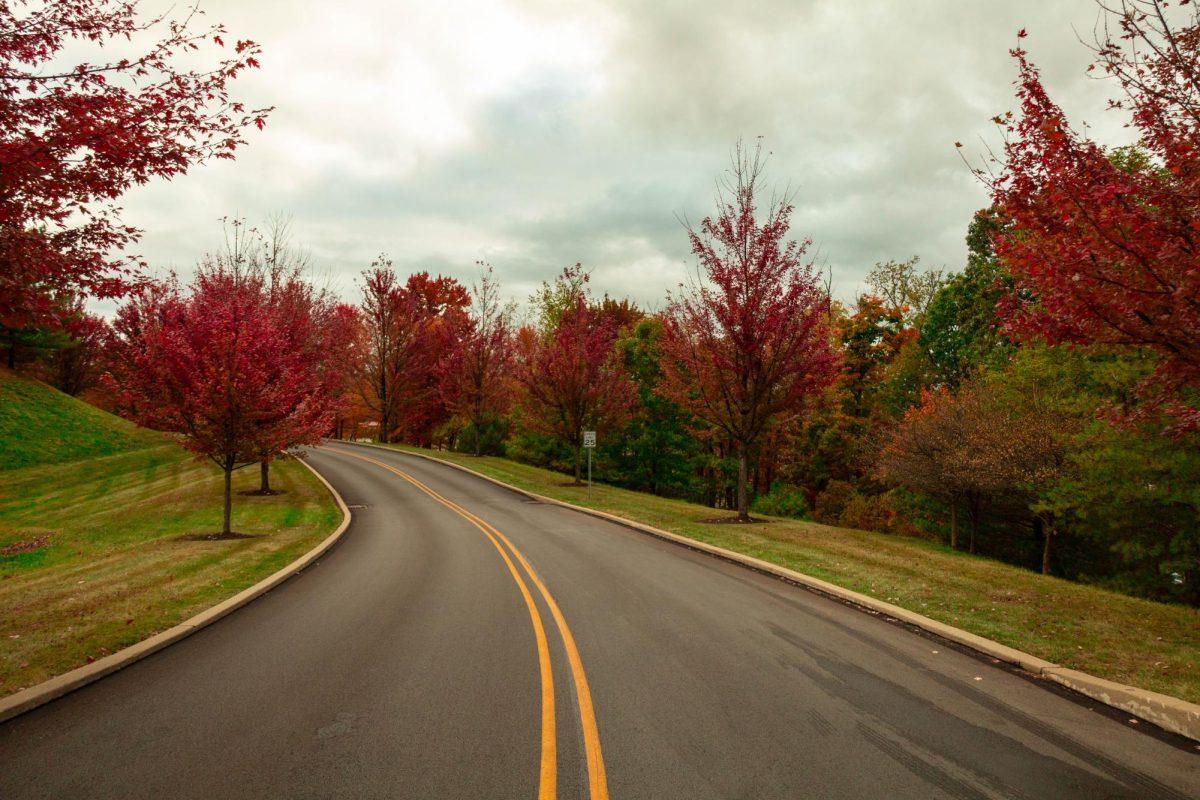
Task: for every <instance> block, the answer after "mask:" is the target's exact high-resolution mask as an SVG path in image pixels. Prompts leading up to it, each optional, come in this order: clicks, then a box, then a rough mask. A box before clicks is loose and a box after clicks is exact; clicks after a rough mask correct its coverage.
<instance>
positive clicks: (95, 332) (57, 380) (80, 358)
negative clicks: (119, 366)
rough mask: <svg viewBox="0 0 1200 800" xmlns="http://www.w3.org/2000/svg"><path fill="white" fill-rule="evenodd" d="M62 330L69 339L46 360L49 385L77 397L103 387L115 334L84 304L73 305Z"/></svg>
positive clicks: (52, 351) (80, 302)
mask: <svg viewBox="0 0 1200 800" xmlns="http://www.w3.org/2000/svg"><path fill="white" fill-rule="evenodd" d="M61 326H62V330H63V332H65V333H66V335H67V336H68V337H70V338H69V341H68V342H67V343H66V344H64V345H63V346H62V347H57V348H54V349H53V350H51V351H50V352H49V354H48V355H47V357H46V366H47V368H48V369H49V373H50V374H49V379H50V381H49V382H50V383H51V384H52V385H53V386H54V388H56V389H58V390H59V391H60V392H65V393H66V394H69V395H71V396H72V397H77V396H79V395H80V394H83V392H85V391H87V390H88V389H91V388H93V387H95V386H98V385H99V384H100V380H101V378H102V376H103V375H104V370H105V366H106V354H107V351H108V348H109V346H110V344H111V341H110V340H111V336H112V330H111V328H110V327H109V325H108V323H107V322H106V321H105V320H104V318H103V317H101V316H99V315H98V314H92V313H90V312H88V311H87V310H86V309H85V308H84V304H83V302H82V301H81V300H78V301H76V302H75V303H74V304H73V306H72V313H71V315H70V316H69V317H68V318H67V319H66V320H65V321H63V322H62V323H61Z"/></svg>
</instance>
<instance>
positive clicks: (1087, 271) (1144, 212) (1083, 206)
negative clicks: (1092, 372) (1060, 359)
mask: <svg viewBox="0 0 1200 800" xmlns="http://www.w3.org/2000/svg"><path fill="white" fill-rule="evenodd" d="M1168 5H1169V4H1168V3H1166V2H1162V1H1161V0H1129V1H1128V2H1121V3H1120V4H1119V5H1117V6H1115V7H1112V8H1109V7H1104V6H1102V8H1104V10H1105V13H1106V14H1107V15H1108V17H1109V21H1110V23H1112V24H1109V25H1105V26H1104V27H1103V28H1102V30H1103V31H1104V33H1103V35H1102V36H1100V37H1099V39H1098V41H1097V43H1096V47H1095V53H1096V62H1095V63H1094V64H1093V65H1092V67H1090V68H1089V69H1092V70H1095V69H1097V68H1098V69H1099V70H1100V72H1101V73H1102V74H1105V75H1107V76H1108V77H1109V78H1111V79H1113V80H1114V81H1115V83H1116V85H1117V86H1118V87H1119V89H1120V96H1119V99H1117V100H1114V101H1113V102H1112V103H1111V105H1112V106H1113V107H1114V108H1116V109H1119V110H1123V111H1125V112H1127V113H1128V114H1129V117H1130V126H1129V127H1130V128H1131V130H1133V131H1135V132H1136V133H1137V135H1138V137H1139V144H1138V146H1137V147H1135V148H1126V149H1119V150H1116V151H1113V150H1106V149H1105V148H1103V147H1102V146H1101V145H1099V144H1098V143H1096V142H1095V141H1093V140H1091V139H1089V138H1088V137H1087V136H1086V135H1084V134H1081V133H1080V132H1078V131H1077V130H1075V129H1073V128H1072V127H1071V126H1070V124H1069V123H1068V121H1067V118H1066V116H1065V115H1064V113H1063V111H1062V110H1061V109H1060V108H1059V106H1058V105H1056V104H1055V103H1054V102H1053V101H1052V100H1051V99H1050V96H1049V94H1048V92H1047V91H1046V88H1045V86H1044V85H1043V84H1042V80H1041V75H1040V74H1039V72H1038V70H1037V68H1036V67H1035V66H1034V64H1033V63H1032V61H1031V60H1030V58H1029V56H1028V53H1027V52H1026V51H1025V50H1024V49H1022V48H1019V47H1018V48H1016V49H1014V50H1013V51H1012V54H1013V57H1014V58H1015V59H1016V61H1017V66H1018V80H1017V98H1018V100H1019V102H1020V113H1019V114H1018V115H1015V116H1014V115H1012V114H1009V115H1007V116H1006V117H1004V118H1000V119H998V120H997V121H998V122H999V123H1000V124H1001V126H1002V127H1003V128H1004V130H1005V132H1006V134H1007V136H1006V143H1005V149H1004V167H1003V170H1002V171H1001V173H1000V174H999V175H997V176H996V177H995V178H994V179H993V180H991V181H990V182H991V189H992V194H993V201H994V204H995V206H996V209H997V211H998V212H999V213H1000V215H1001V217H1002V219H1003V220H1004V222H1005V223H1006V224H1005V225H1003V226H1002V230H1001V232H1000V233H999V234H997V235H996V236H995V237H994V238H995V244H996V252H997V254H998V255H999V256H1000V258H1001V259H1002V260H1003V262H1004V264H1005V266H1006V267H1007V268H1008V269H1009V270H1010V271H1011V273H1012V276H1013V278H1014V280H1015V284H1016V289H1017V292H1016V293H1015V294H1014V295H1013V296H1012V297H1011V298H1010V299H1009V301H1008V303H1007V306H1006V317H1007V322H1008V326H1009V328H1010V330H1011V331H1012V332H1013V333H1014V334H1016V335H1019V336H1023V337H1025V338H1042V339H1045V340H1047V341H1049V342H1052V343H1060V342H1071V343H1103V344H1112V345H1126V346H1135V347H1140V348H1146V349H1148V350H1150V351H1152V352H1153V353H1154V354H1155V355H1156V356H1157V361H1158V367H1157V370H1156V371H1155V373H1154V374H1153V375H1152V376H1151V377H1150V378H1149V379H1148V380H1147V381H1146V382H1145V383H1144V384H1143V386H1142V392H1141V398H1140V399H1141V401H1142V402H1141V404H1140V410H1141V411H1146V410H1148V409H1153V408H1159V409H1162V410H1165V411H1166V412H1167V413H1169V414H1171V415H1173V416H1174V417H1176V418H1177V420H1178V424H1177V425H1176V426H1175V430H1176V431H1177V432H1182V431H1185V430H1195V429H1200V409H1198V408H1197V401H1196V390H1197V388H1198V387H1200V249H1198V248H1200V235H1198V232H1200V70H1198V68H1197V64H1200V10H1198V11H1190V12H1189V14H1188V17H1189V19H1188V20H1187V24H1186V25H1184V26H1182V27H1175V26H1173V24H1172V23H1171V21H1170V20H1171V18H1172V17H1171V14H1173V13H1175V12H1173V11H1171V10H1169V9H1168V8H1167V6H1168ZM1180 5H1183V4H1182V3H1181V4H1180ZM1020 36H1024V32H1023V31H1022V32H1021V34H1020ZM1135 416H1136V414H1135Z"/></svg>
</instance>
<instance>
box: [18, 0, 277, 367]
mask: <svg viewBox="0 0 1200 800" xmlns="http://www.w3.org/2000/svg"><path fill="white" fill-rule="evenodd" d="M199 14H200V12H199V10H198V9H197V8H196V7H194V6H193V7H191V8H189V9H187V10H186V12H185V13H184V15H183V16H182V17H181V18H174V17H171V16H167V15H164V16H160V17H155V18H150V19H142V18H139V15H138V8H137V4H136V3H130V2H122V1H121V0H77V2H70V3H58V2H52V3H3V4H0V164H3V165H4V168H3V169H2V170H0V327H2V328H3V329H4V330H5V331H14V330H22V329H29V328H37V327H42V326H46V325H53V324H54V321H55V318H54V313H55V309H56V307H57V306H58V305H60V304H61V303H62V302H63V301H64V297H65V296H69V297H75V296H80V295H96V296H102V297H112V296H118V295H120V294H121V293H123V292H124V291H125V290H127V289H128V288H129V287H130V286H131V285H132V283H131V282H133V281H136V277H137V271H138V269H139V268H140V266H141V264H140V262H139V261H137V260H136V259H133V258H124V257H121V256H116V255H112V254H113V253H118V252H121V251H123V250H125V249H126V248H127V247H128V246H129V245H131V244H132V243H134V242H136V241H137V239H138V236H139V233H140V232H139V231H138V230H137V229H135V228H132V227H129V226H128V225H125V224H124V223H123V222H122V221H121V218H120V209H119V208H118V207H117V206H116V199H117V198H118V197H119V196H120V195H121V194H123V193H124V192H125V191H126V190H128V189H129V188H130V187H131V186H134V185H138V184H143V183H146V182H147V181H149V180H150V179H151V178H154V177H158V178H168V179H169V178H171V177H174V176H177V175H180V174H183V173H184V172H186V171H187V170H188V169H189V168H190V167H192V166H193V165H195V164H199V163H202V162H204V161H207V160H208V159H210V158H232V157H233V154H234V151H235V150H236V149H237V147H239V146H240V145H241V144H244V141H243V139H242V131H243V130H244V129H246V128H247V127H248V126H250V125H252V124H253V125H257V126H258V127H260V128H261V127H262V126H263V124H264V121H265V119H266V115H267V113H268V111H269V109H256V110H248V109H246V108H245V106H244V105H243V104H242V103H241V102H239V101H237V100H235V99H233V98H232V97H230V95H229V91H228V88H229V84H230V82H231V81H233V80H234V79H235V78H236V77H237V76H238V75H240V74H241V73H242V72H244V71H245V70H247V69H251V68H254V67H257V66H258V61H257V58H258V55H259V48H258V45H256V44H255V43H253V42H251V41H247V40H239V41H237V42H235V43H234V44H233V45H232V47H231V48H229V51H228V54H226V55H222V56H219V57H217V58H216V59H215V61H212V62H209V65H208V66H195V67H193V66H191V65H195V64H197V63H198V62H197V61H196V53H197V52H198V51H201V50H202V49H205V48H217V49H219V50H224V49H226V46H225V43H224V39H223V37H224V36H225V35H226V32H225V29H224V28H223V27H222V26H220V25H211V26H202V27H197V25H196V23H197V22H198V18H199ZM107 46H121V47H124V48H125V49H130V50H132V51H133V52H131V53H130V54H129V55H128V56H123V57H120V56H118V55H117V54H115V53H114V55H113V56H112V57H111V58H109V59H104V58H100V59H99V60H96V61H91V62H89V61H75V60H74V59H78V58H80V56H81V55H82V54H83V52H84V49H85V48H87V47H94V48H104V47H107ZM64 59H72V61H71V62H69V63H71V64H72V66H70V67H66V66H64V65H63V61H64ZM9 338H11V337H9ZM10 358H11V356H10Z"/></svg>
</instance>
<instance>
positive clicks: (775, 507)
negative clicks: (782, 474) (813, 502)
mask: <svg viewBox="0 0 1200 800" xmlns="http://www.w3.org/2000/svg"><path fill="white" fill-rule="evenodd" d="M750 510H751V511H753V512H754V513H756V514H766V515H768V516H771V517H792V518H794V519H807V518H808V503H807V502H806V501H805V499H804V493H803V492H802V491H800V490H799V489H797V488H796V487H795V486H788V485H787V484H786V483H780V482H779V481H776V482H775V483H772V484H771V489H770V490H769V491H768V492H767V493H766V494H763V495H759V496H758V497H756V498H754V502H753V503H752V504H751V505H750Z"/></svg>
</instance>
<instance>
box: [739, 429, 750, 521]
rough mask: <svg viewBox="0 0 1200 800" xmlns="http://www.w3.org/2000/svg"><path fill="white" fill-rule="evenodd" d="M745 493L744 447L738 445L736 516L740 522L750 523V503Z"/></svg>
mask: <svg viewBox="0 0 1200 800" xmlns="http://www.w3.org/2000/svg"><path fill="white" fill-rule="evenodd" d="M747 496H748V493H747V491H746V446H745V445H744V444H739V445H738V482H737V514H738V519H740V520H741V521H742V522H749V521H750V503H749V501H748V499H747Z"/></svg>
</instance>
